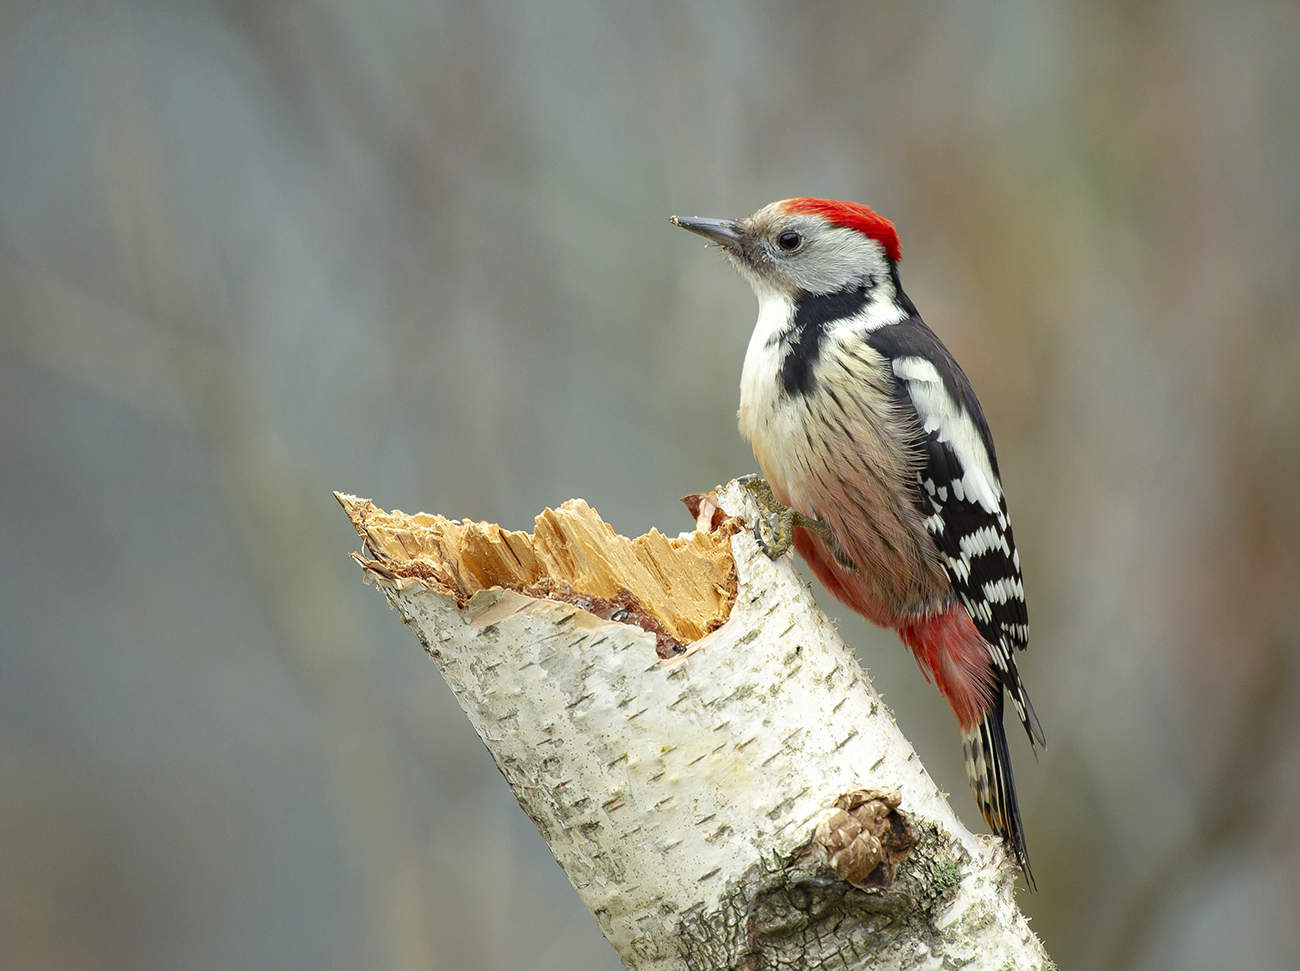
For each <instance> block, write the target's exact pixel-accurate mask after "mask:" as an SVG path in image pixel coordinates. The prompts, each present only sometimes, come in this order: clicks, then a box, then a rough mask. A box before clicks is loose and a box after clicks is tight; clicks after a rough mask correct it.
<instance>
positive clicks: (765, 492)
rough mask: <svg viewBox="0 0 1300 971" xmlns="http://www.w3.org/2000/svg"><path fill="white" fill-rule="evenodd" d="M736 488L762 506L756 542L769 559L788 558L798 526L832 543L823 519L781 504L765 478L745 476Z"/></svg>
mask: <svg viewBox="0 0 1300 971" xmlns="http://www.w3.org/2000/svg"><path fill="white" fill-rule="evenodd" d="M736 484H737V485H739V486H740V487H741V488H742V489H744V490H745V491H746V492H748V493H749V495H750V497H751V498H752V499H753V500H754V502H755V503H757V504H758V516H757V518H755V520H754V542H756V543H758V548H759V549H761V550H762V551H763V552H764V553H766V554H767V556H768V558H769V559H773V560H775V559H776V558H777V557H778V556H784V555H785V553H786V552H787V551H788V550H789V549H790V544H791V543H792V542H794V528H795V527H796V526H799V527H801V528H802V529H806V530H808V531H809V532H812V533H816V534H817V535H818V536H820V537H822V539H824V540H826V541H827V542H830V541H831V530H830V527H829V526H827V525H826V524H825V523H824V522H822V521H821V520H820V519H814V518H813V517H811V516H805V515H804V514H803V513H801V512H796V511H795V510H793V509H791V508H790V507H789V506H787V505H785V504H783V503H781V502H778V501H777V499H776V497H775V496H774V495H772V487H771V486H770V485H768V484H767V480H766V479H764V478H763V477H762V476H761V475H752V474H751V475H743V476H741V477H740V478H739V479H737V480H736Z"/></svg>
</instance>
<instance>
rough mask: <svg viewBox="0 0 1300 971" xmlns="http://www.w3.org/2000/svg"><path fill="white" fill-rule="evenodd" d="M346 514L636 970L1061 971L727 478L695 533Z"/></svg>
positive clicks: (580, 511)
mask: <svg viewBox="0 0 1300 971" xmlns="http://www.w3.org/2000/svg"><path fill="white" fill-rule="evenodd" d="M337 498H338V499H339V502H340V504H342V506H343V508H344V510H345V512H347V514H348V516H349V518H350V519H351V520H352V522H353V525H354V526H355V527H356V529H357V532H358V533H359V534H360V535H361V536H362V538H363V539H364V541H365V542H364V553H363V554H353V556H354V558H355V559H356V560H357V562H358V563H359V564H360V565H361V566H362V568H363V570H364V571H365V576H366V579H367V580H368V581H370V582H372V583H374V584H375V585H376V586H377V587H378V588H379V589H380V590H381V591H382V592H383V593H384V595H385V596H386V597H387V598H388V600H389V602H390V603H391V604H392V605H393V606H394V607H396V608H397V610H398V611H399V612H400V614H401V615H402V618H403V619H404V621H405V622H406V623H408V624H410V625H411V627H412V628H413V629H414V631H415V632H416V636H417V637H418V638H419V639H420V641H421V642H422V643H423V644H424V646H425V648H426V650H427V651H428V653H429V655H430V657H432V658H433V660H434V662H435V663H436V664H437V665H438V668H439V670H440V671H441V673H442V675H443V677H444V678H445V679H446V681H447V684H448V685H449V686H450V688H451V689H452V691H453V693H454V694H455V696H456V699H457V701H458V702H459V703H460V705H461V707H462V708H463V709H464V710H465V712H466V714H467V715H468V717H469V719H470V721H471V723H472V724H473V725H474V728H475V730H476V731H477V732H478V734H479V737H480V738H482V739H483V741H484V743H485V744H486V745H487V747H488V750H489V751H490V752H491V754H492V757H493V759H495V761H496V764H497V766H498V768H500V770H501V773H502V775H503V776H505V778H506V781H507V782H508V783H509V784H510V786H511V788H512V790H513V791H514V793H515V796H516V798H517V799H518V800H519V804H520V806H521V807H523V809H524V811H525V812H526V813H527V814H528V815H529V817H530V818H532V820H533V821H534V822H535V823H536V824H537V828H538V831H539V832H540V833H541V834H542V837H543V838H544V839H545V840H546V841H547V844H548V845H549V846H550V848H551V851H552V853H554V855H555V858H556V860H557V861H558V862H559V863H560V865H561V867H563V868H564V871H565V873H566V874H567V875H568V877H569V880H570V882H571V883H572V884H573V886H574V888H575V889H576V890H577V892H578V894H579V896H580V897H581V898H582V900H583V902H584V903H586V905H587V907H588V908H589V909H590V910H591V912H592V914H593V916H594V917H595V919H596V923H597V924H598V925H599V927H600V929H601V931H602V932H603V933H604V934H605V936H606V938H608V940H609V941H610V943H611V944H612V945H613V946H614V948H615V950H616V951H617V952H618V954H619V956H620V958H621V959H622V960H623V962H624V963H625V964H626V965H627V966H628V967H630V968H638V969H641V968H646V969H663V971H667V969H678V968H693V969H694V968H698V969H701V971H705V969H707V971H714V969H722V968H747V969H761V968H814V969H815V968H822V967H828V968H829V967H834V968H867V967H870V968H881V969H893V968H900V969H901V968H939V967H957V966H960V967H964V968H973V969H985V968H988V969H993V968H1017V969H1021V968H1025V969H1035V968H1045V967H1050V966H1051V965H1050V961H1048V959H1047V957H1046V955H1045V954H1044V952H1043V950H1042V947H1041V945H1040V944H1039V943H1038V940H1037V938H1035V937H1034V935H1033V934H1032V932H1030V930H1029V928H1028V925H1027V923H1026V921H1025V919H1024V917H1023V916H1022V915H1021V914H1020V913H1019V911H1018V910H1017V909H1016V907H1015V902H1014V900H1013V899H1012V884H1013V881H1014V876H1015V872H1014V870H1013V869H1012V868H1010V867H1008V866H1007V865H1006V861H1005V858H1004V854H1003V852H1002V847H1001V845H1000V843H999V842H997V841H994V840H991V839H989V838H988V837H977V836H974V835H972V834H971V833H970V832H968V831H967V830H966V829H965V828H964V827H963V826H962V825H961V823H960V822H959V821H958V820H957V818H956V817H955V816H954V815H953V813H952V810H951V809H950V808H949V807H948V805H947V803H946V802H945V801H944V799H943V797H942V796H941V794H940V793H939V792H938V790H937V789H936V788H935V786H934V783H933V782H932V781H931V780H930V778H929V776H928V775H927V774H926V773H925V770H924V768H923V767H922V766H921V764H920V762H919V760H918V759H917V758H916V755H915V753H914V752H913V751H912V748H911V746H910V745H909V744H908V743H907V741H906V739H904V738H903V736H902V735H901V734H900V733H899V731H898V729H897V727H896V726H895V725H894V723H893V721H892V719H891V718H890V715H889V712H888V710H887V709H886V708H885V706H884V704H883V703H882V702H881V701H880V698H879V697H878V696H877V695H876V693H875V691H874V689H873V688H872V687H871V685H870V683H869V682H868V681H867V679H866V676H865V675H864V674H863V672H862V669H861V668H860V667H859V665H858V664H857V661H856V660H855V658H854V657H853V654H852V652H851V651H850V650H849V649H848V648H847V647H845V645H844V643H843V642H842V641H841V640H840V639H839V637H838V636H837V635H836V633H835V631H834V628H833V627H832V625H831V624H830V623H829V621H827V620H826V618H825V617H824V616H823V615H822V613H821V612H820V611H819V610H818V609H817V607H816V604H815V603H814V602H813V599H812V596H811V593H810V591H809V589H808V588H807V587H806V586H805V585H804V584H803V583H802V582H800V580H799V578H798V576H797V574H795V573H794V571H793V570H792V568H791V564H790V562H789V558H788V557H787V558H785V559H784V560H782V561H778V562H775V563H774V562H771V561H769V560H768V559H767V558H766V557H765V556H764V555H763V554H762V553H761V552H759V551H758V549H757V547H756V546H755V544H754V541H753V539H752V537H751V536H750V534H749V532H748V530H745V529H742V528H740V523H738V522H737V519H736V518H733V517H737V516H740V517H745V518H748V516H750V515H751V514H752V513H753V509H752V507H750V506H749V505H748V499H747V498H746V497H745V495H744V494H743V493H742V490H740V489H738V488H737V487H736V486H735V485H734V484H730V485H728V486H727V487H726V488H724V489H720V490H719V492H718V494H717V496H716V497H711V496H694V497H689V501H691V502H693V504H694V508H692V510H691V512H692V515H694V516H696V517H697V521H698V525H699V526H700V527H701V528H700V529H697V530H696V531H695V532H692V533H689V534H686V535H684V536H682V537H679V538H677V539H668V538H666V537H664V536H662V535H660V534H659V533H657V532H654V531H652V532H651V533H648V534H646V535H645V536H641V537H638V538H636V539H627V538H625V537H621V536H618V535H617V534H615V533H614V531H613V530H612V529H611V528H610V527H609V526H608V525H606V524H605V523H604V522H602V521H601V520H600V517H599V516H598V515H597V514H596V513H595V511H594V510H591V508H590V507H589V506H587V505H586V503H583V502H581V501H576V500H575V501H571V502H568V503H565V504H564V505H563V506H561V507H560V509H558V510H547V511H546V512H544V513H543V514H542V515H541V516H539V517H538V519H537V526H536V528H535V530H534V532H533V534H532V535H531V536H530V535H529V534H526V533H515V532H508V531H505V530H502V529H501V528H500V527H499V526H495V525H491V524H487V523H466V522H452V521H450V520H446V519H443V518H442V517H437V516H424V515H421V516H405V515H403V514H401V513H386V512H384V511H382V510H379V509H377V508H376V507H375V506H374V505H373V504H372V503H370V502H369V501H368V500H364V499H357V498H355V497H352V496H342V495H338V496H337ZM665 638H667V639H668V641H670V642H671V644H668V646H667V647H666V644H667V643H668V642H666V641H665ZM676 651H680V653H673V652H676ZM665 653H667V654H669V655H670V656H668V657H663V656H661V655H662V654H665ZM859 887H865V888H868V889H859Z"/></svg>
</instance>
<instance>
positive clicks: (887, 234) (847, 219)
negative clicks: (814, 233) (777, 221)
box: [785, 196, 903, 262]
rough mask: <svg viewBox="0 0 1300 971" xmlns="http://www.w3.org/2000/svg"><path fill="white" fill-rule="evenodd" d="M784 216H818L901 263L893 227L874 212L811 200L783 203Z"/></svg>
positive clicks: (831, 201)
mask: <svg viewBox="0 0 1300 971" xmlns="http://www.w3.org/2000/svg"><path fill="white" fill-rule="evenodd" d="M785 209H786V212H805V213H810V214H811V215H814V216H821V217H822V218H823V219H825V220H826V221H827V222H829V223H830V224H831V225H833V226H843V227H844V228H845V229H856V230H857V231H858V232H860V233H861V234H862V235H863V236H867V237H870V238H871V239H874V240H875V241H876V242H877V243H879V244H880V245H881V246H883V247H884V248H885V255H886V256H888V257H889V258H890V259H891V260H894V261H895V262H897V261H898V260H900V259H902V256H903V247H902V246H901V245H900V244H899V242H898V232H897V230H895V229H894V224H893V223H891V222H890V221H889V220H888V219H886V218H885V217H884V216H881V215H878V214H877V213H876V211H875V210H874V209H868V208H867V207H866V206H864V205H861V204H859V203H856V202H837V201H835V200H834V199H813V198H810V197H807V196H805V197H803V198H799V199H787V200H786V204H785Z"/></svg>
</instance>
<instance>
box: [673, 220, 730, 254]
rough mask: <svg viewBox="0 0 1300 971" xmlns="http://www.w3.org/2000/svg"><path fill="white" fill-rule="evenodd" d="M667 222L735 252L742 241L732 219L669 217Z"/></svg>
mask: <svg viewBox="0 0 1300 971" xmlns="http://www.w3.org/2000/svg"><path fill="white" fill-rule="evenodd" d="M668 221H669V222H670V223H672V224H673V225H674V226H677V227H679V228H681V229H689V230H690V231H691V232H693V233H695V234H697V235H699V236H703V237H704V238H705V239H707V240H710V241H711V242H714V243H717V244H718V245H719V246H724V247H726V248H727V249H730V250H735V249H739V248H740V244H741V242H742V241H743V240H744V237H743V236H742V234H741V232H740V223H738V222H736V220H734V219H701V218H700V217H698V216H670V217H669V219H668Z"/></svg>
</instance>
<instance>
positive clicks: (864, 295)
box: [779, 276, 876, 395]
mask: <svg viewBox="0 0 1300 971" xmlns="http://www.w3.org/2000/svg"><path fill="white" fill-rule="evenodd" d="M875 285H876V280H875V278H874V277H870V276H869V277H867V278H866V279H865V280H863V281H862V282H861V283H858V284H854V285H851V286H848V287H845V288H844V289H843V290H836V291H835V292H834V293H801V294H800V295H799V296H798V297H796V298H795V303H794V307H795V310H794V321H793V323H792V324H791V326H790V329H789V330H787V331H786V332H785V333H783V334H782V335H781V336H780V338H779V339H780V341H781V343H782V344H784V345H785V356H784V357H783V358H782V359H781V390H782V392H783V393H784V394H786V395H796V394H804V395H806V394H808V393H809V392H810V391H812V390H813V388H814V387H815V386H816V384H817V379H816V377H815V376H814V375H813V366H814V365H815V364H816V363H817V357H818V355H820V354H821V345H822V341H823V340H825V338H826V328H827V325H829V324H831V323H834V322H835V321H837V320H842V319H843V318H845V317H852V316H854V315H856V314H858V313H860V312H861V311H862V308H863V307H865V306H866V305H867V301H868V300H869V299H870V298H871V291H872V289H874V287H875Z"/></svg>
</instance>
